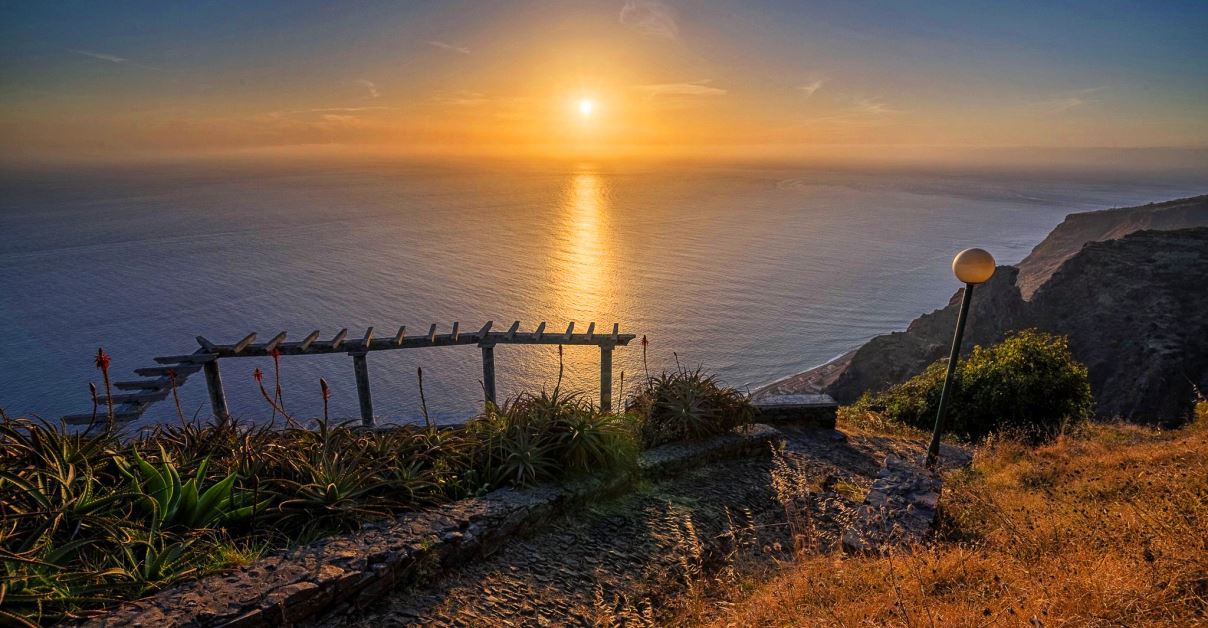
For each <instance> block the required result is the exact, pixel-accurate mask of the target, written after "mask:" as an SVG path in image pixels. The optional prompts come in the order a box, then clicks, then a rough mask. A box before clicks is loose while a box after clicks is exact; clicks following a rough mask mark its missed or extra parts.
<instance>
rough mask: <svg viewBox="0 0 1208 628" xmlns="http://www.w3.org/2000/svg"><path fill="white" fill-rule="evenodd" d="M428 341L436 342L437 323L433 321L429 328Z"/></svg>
mask: <svg viewBox="0 0 1208 628" xmlns="http://www.w3.org/2000/svg"><path fill="white" fill-rule="evenodd" d="M428 342H431V343H433V344H436V323H432V327H430V328H429V329H428Z"/></svg>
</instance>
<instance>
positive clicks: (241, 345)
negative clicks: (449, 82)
mask: <svg viewBox="0 0 1208 628" xmlns="http://www.w3.org/2000/svg"><path fill="white" fill-rule="evenodd" d="M281 337H282V338H284V337H285V332H281ZM255 339H256V332H252V333H250V334H248V335H247V336H244V338H243V340H240V341H239V342H237V343H235V346H233V347H231V353H239V352H240V351H243V350H244V349H246V348H247V346H248V345H250V344H252V341H253V340H255ZM278 342H280V341H278Z"/></svg>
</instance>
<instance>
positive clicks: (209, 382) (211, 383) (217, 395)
mask: <svg viewBox="0 0 1208 628" xmlns="http://www.w3.org/2000/svg"><path fill="white" fill-rule="evenodd" d="M201 368H202V370H203V371H204V372H205V374H206V388H208V389H209V391H210V407H211V408H212V409H213V410H214V418H218V419H225V418H227V417H228V416H230V411H229V410H228V409H227V402H226V393H224V392H223V390H222V375H221V374H220V373H219V372H218V358H214V359H213V360H210V361H209V362H206V363H205V366H203V367H201Z"/></svg>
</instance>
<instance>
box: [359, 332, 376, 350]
mask: <svg viewBox="0 0 1208 628" xmlns="http://www.w3.org/2000/svg"><path fill="white" fill-rule="evenodd" d="M371 342H373V328H372V327H370V328H369V329H366V330H365V337H364V338H362V339H361V349H363V350H365V351H368V350H369V343H371Z"/></svg>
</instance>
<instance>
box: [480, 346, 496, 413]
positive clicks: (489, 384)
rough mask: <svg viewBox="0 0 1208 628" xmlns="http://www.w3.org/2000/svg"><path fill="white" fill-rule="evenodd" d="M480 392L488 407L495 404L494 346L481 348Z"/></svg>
mask: <svg viewBox="0 0 1208 628" xmlns="http://www.w3.org/2000/svg"><path fill="white" fill-rule="evenodd" d="M482 392H483V395H484V396H485V397H486V403H487V405H488V406H489V405H491V404H494V403H496V401H495V347H494V345H485V346H483V348H482Z"/></svg>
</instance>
